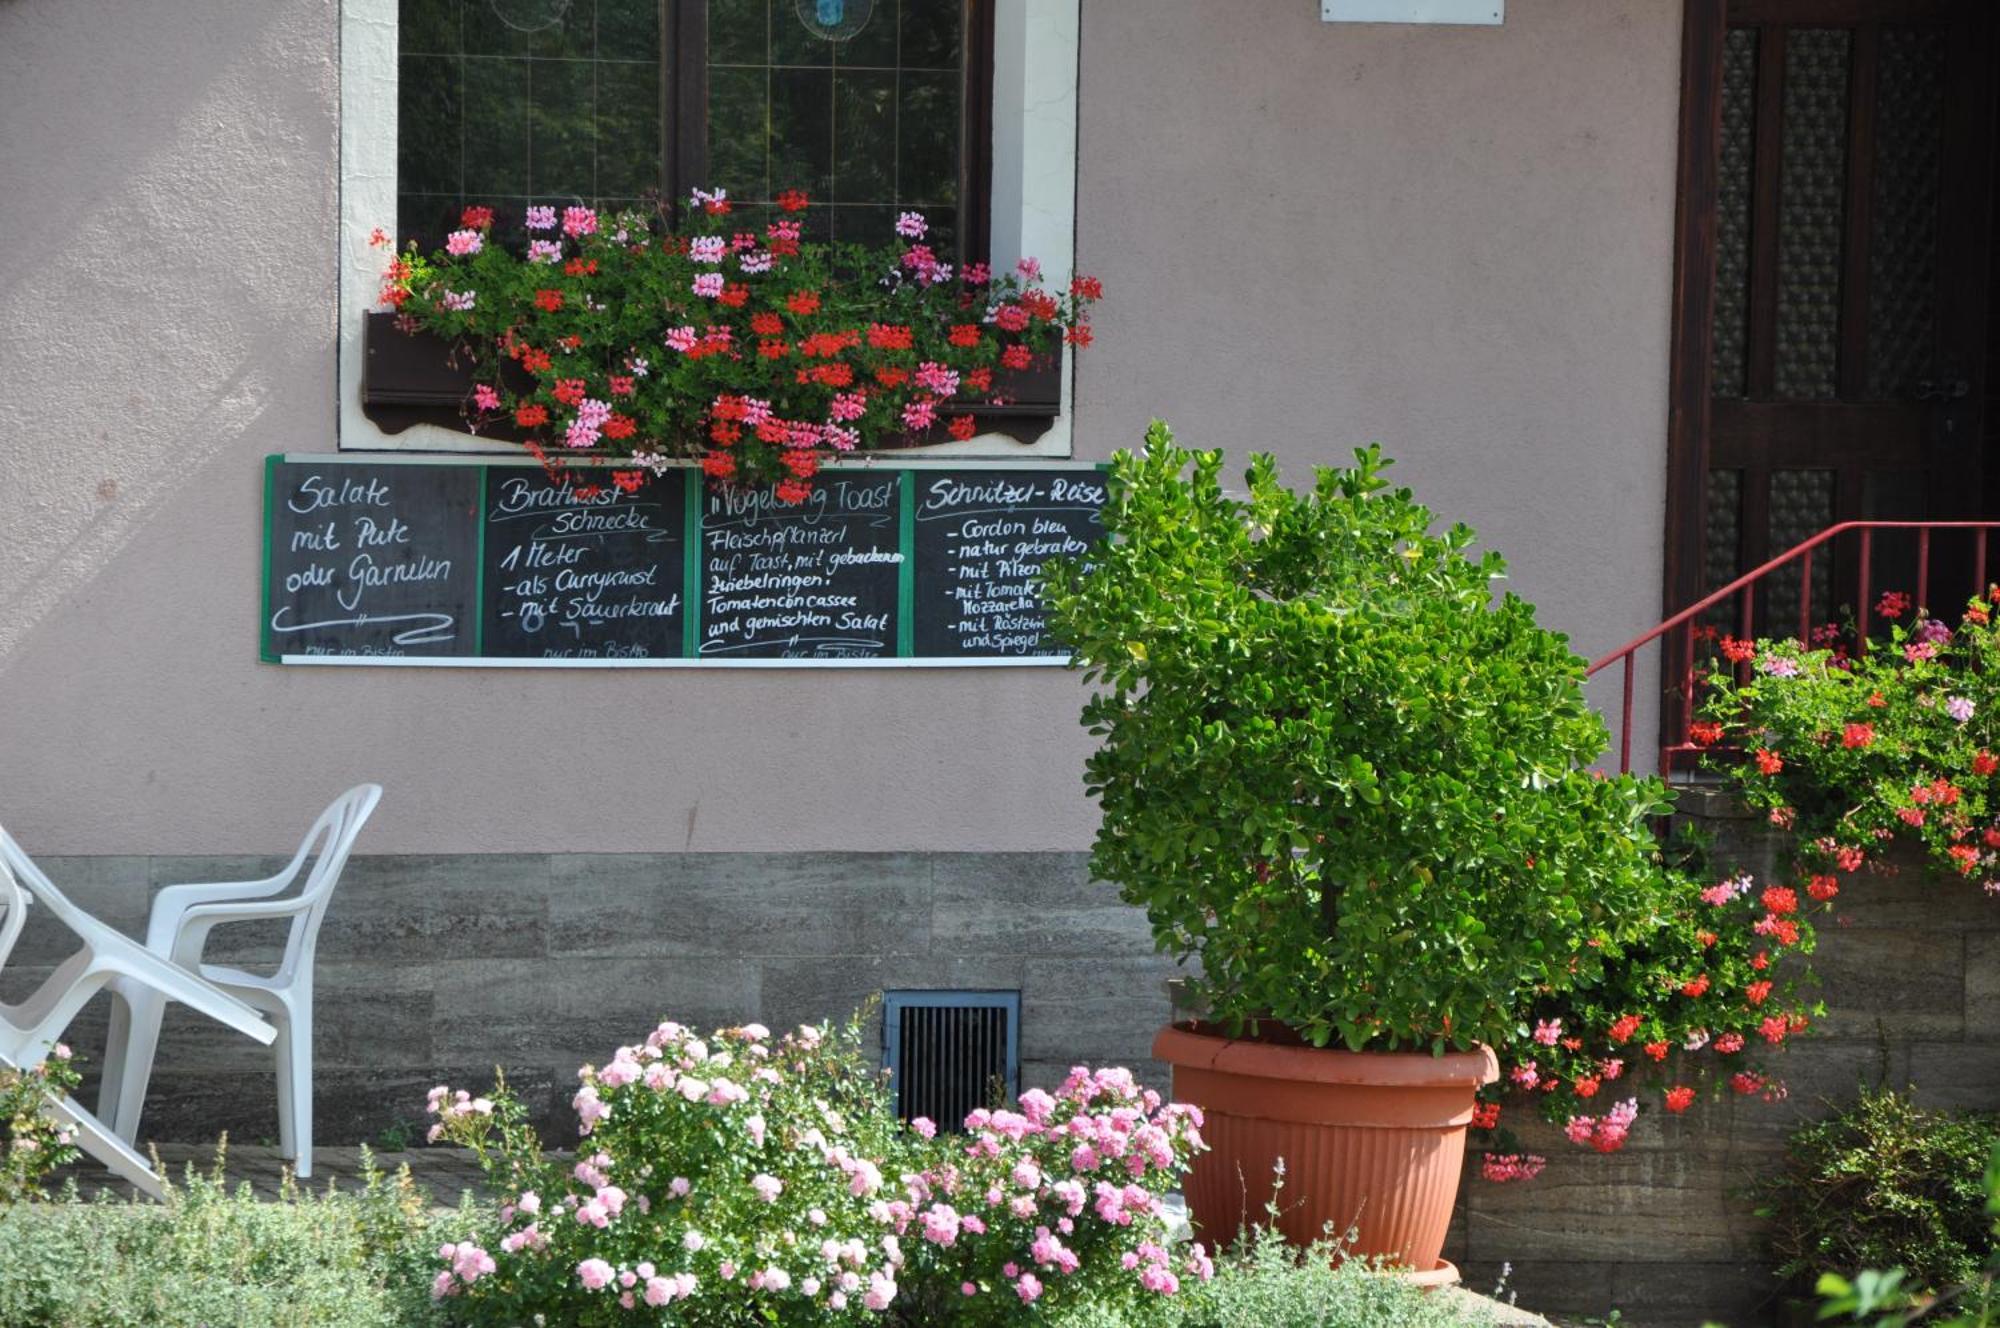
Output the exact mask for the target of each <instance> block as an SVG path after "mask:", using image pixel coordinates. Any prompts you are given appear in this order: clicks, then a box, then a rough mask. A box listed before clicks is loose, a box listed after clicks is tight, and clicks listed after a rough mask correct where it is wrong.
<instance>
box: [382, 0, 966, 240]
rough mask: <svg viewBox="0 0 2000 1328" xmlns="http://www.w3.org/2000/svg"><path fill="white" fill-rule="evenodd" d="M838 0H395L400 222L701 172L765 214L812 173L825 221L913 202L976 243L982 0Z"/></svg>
mask: <svg viewBox="0 0 2000 1328" xmlns="http://www.w3.org/2000/svg"><path fill="white" fill-rule="evenodd" d="M831 8H832V10H833V11H836V12H838V13H839V14H840V15H841V17H842V18H843V19H844V20H845V21H844V24H843V35H842V36H841V37H840V39H838V40H830V39H828V38H827V37H826V36H823V35H820V32H818V31H815V28H816V27H819V28H820V29H821V30H822V31H823V30H824V24H823V21H824V20H825V19H826V18H827V17H828V12H827V6H826V5H824V4H822V2H821V0H400V13H401V22H400V25H399V43H400V45H399V50H398V63H399V68H398V78H399V84H400V99H399V104H398V119H399V127H398V159H397V230H398V234H399V238H400V239H401V240H403V241H408V240H411V239H415V240H417V241H418V243H419V244H421V245H422V246H424V247H425V248H430V247H432V246H435V245H438V244H441V243H442V241H443V238H444V234H445V232H446V231H448V230H451V229H453V228H455V227H456V225H457V224H458V216H459V213H460V211H461V210H462V209H464V208H465V207H466V206H468V205H472V204H484V205H487V206H491V207H493V208H494V209H495V212H496V214H497V215H496V220H497V222H498V223H499V225H500V226H501V227H502V228H503V230H504V229H508V228H511V227H512V226H513V225H517V224H518V222H519V218H520V215H521V213H522V211H523V210H524V209H526V208H527V207H528V206H529V205H530V204H531V203H554V204H565V203H576V202H582V203H587V204H590V205H592V206H595V207H599V208H607V209H608V208H620V207H646V208H652V207H655V206H658V205H661V204H662V203H663V202H664V203H665V204H666V205H668V206H671V205H672V204H674V203H675V202H676V201H678V200H682V199H685V198H686V196H687V193H688V191H689V190H690V189H692V188H696V187H702V188H717V187H719V188H723V189H726V190H728V191H729V196H730V198H731V200H732V201H733V202H735V203H736V204H737V205H738V207H739V209H740V210H741V211H742V212H743V213H744V221H745V224H746V225H755V224H757V222H758V220H759V217H758V214H759V212H760V210H761V209H762V207H764V206H765V205H768V204H769V203H770V201H771V200H772V199H774V198H775V197H776V196H777V195H778V194H779V193H781V192H783V191H785V190H788V189H802V190H804V191H805V192H806V193H807V194H808V195H809V196H810V197H811V199H812V207H811V208H810V209H809V210H808V212H807V213H806V217H805V220H806V224H807V228H808V234H809V235H812V236H815V237H817V238H821V239H836V240H863V241H871V242H876V243H882V242H887V241H888V240H889V239H890V238H892V227H893V225H894V221H895V217H896V214H897V213H898V212H901V211H919V212H922V213H924V214H925V216H926V217H928V218H929V220H930V222H931V225H932V229H933V234H934V235H935V236H936V238H937V239H938V240H939V241H940V242H941V246H940V247H949V248H951V249H957V250H958V252H959V253H960V255H961V257H964V256H966V255H972V256H983V251H984V247H985V236H984V230H985V216H986V211H987V203H986V194H987V181H986V174H987V168H986V165H985V163H986V161H987V157H988V153H989V147H988V137H987V136H988V134H989V132H990V131H989V129H988V128H987V126H988V123H989V115H988V108H987V106H986V102H987V101H988V100H989V99H990V91H989V84H990V78H991V72H990V71H991V61H992V54H991V49H992V7H991V3H990V0H844V2H843V3H837V4H834V5H832V6H831ZM857 18H858V19H859V25H858V27H857V26H856V25H855V21H856V19H857ZM816 19H817V20H820V21H821V22H819V23H815V21H814V20H816Z"/></svg>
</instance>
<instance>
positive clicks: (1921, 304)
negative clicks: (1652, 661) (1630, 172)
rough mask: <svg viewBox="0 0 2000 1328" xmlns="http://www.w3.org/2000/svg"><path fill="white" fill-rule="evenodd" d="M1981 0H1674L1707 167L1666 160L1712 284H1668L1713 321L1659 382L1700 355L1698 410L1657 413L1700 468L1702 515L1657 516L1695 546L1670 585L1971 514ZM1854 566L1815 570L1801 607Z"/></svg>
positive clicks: (1686, 459)
mask: <svg viewBox="0 0 2000 1328" xmlns="http://www.w3.org/2000/svg"><path fill="white" fill-rule="evenodd" d="M1991 9H1992V6H1991V5H1990V4H1989V3H1988V0H1724V2H1723V3H1721V4H1715V3H1704V0H1690V6H1689V22H1690V24H1691V25H1695V24H1699V23H1703V22H1708V23H1716V24H1719V26H1720V31H1719V32H1715V33H1711V34H1710V35H1709V36H1708V37H1707V38H1706V45H1704V44H1703V41H1704V38H1703V36H1702V34H1701V33H1699V32H1696V31H1694V30H1693V29H1692V28H1691V31H1690V39H1689V42H1690V44H1689V50H1690V62H1691V63H1690V77H1689V84H1688V90H1687V95H1688V96H1689V97H1691V98H1693V97H1706V98H1709V99H1710V100H1711V104H1710V105H1708V106H1706V107H1697V108H1694V110H1693V111H1691V112H1690V115H1689V117H1688V118H1687V120H1686V121H1685V123H1687V124H1688V125H1689V126H1698V125H1706V126H1708V131H1707V132H1708V133H1709V135H1710V138H1709V145H1708V149H1707V152H1708V159H1707V160H1706V161H1693V160H1691V154H1690V153H1689V152H1687V151H1685V150H1684V152H1683V156H1682V171H1683V180H1682V199H1681V208H1682V224H1683V235H1682V250H1681V255H1682V263H1683V267H1684V268H1685V267H1686V266H1687V264H1688V262H1689V260H1690V257H1691V256H1692V257H1693V258H1694V259H1696V260H1697V261H1698V260H1700V259H1701V258H1703V257H1704V254H1703V252H1702V251H1703V249H1704V248H1705V247H1707V246H1708V245H1712V256H1710V257H1708V265H1709V267H1710V273H1711V283H1712V284H1710V286H1709V288H1708V289H1707V290H1706V291H1699V290H1697V291H1694V292H1689V291H1688V288H1687V285H1686V283H1685V282H1683V283H1682V285H1683V291H1684V299H1686V300H1687V304H1686V306H1685V307H1684V309H1683V311H1682V322H1683V324H1684V323H1685V321H1686V319H1687V316H1688V315H1690V314H1700V313H1705V314H1706V318H1707V321H1708V326H1707V327H1706V328H1705V329H1699V331H1700V332H1705V334H1706V335H1705V336H1701V335H1696V336H1692V337H1689V336H1681V337H1678V338H1677V345H1676V355H1677V357H1680V358H1679V359H1677V364H1676V369H1675V379H1676V383H1677V384H1678V383H1682V382H1687V381H1688V371H1689V368H1690V366H1689V365H1688V364H1687V363H1685V362H1684V361H1685V359H1686V358H1687V357H1689V356H1690V355H1691V354H1693V353H1696V352H1697V351H1698V352H1700V353H1701V357H1702V358H1701V362H1699V369H1700V370H1703V371H1705V372H1703V373H1702V377H1704V378H1705V379H1706V387H1707V400H1706V401H1705V402H1703V403H1702V412H1701V413H1702V414H1703V415H1705V416H1706V418H1705V419H1699V420H1695V421H1680V422H1677V426H1676V427H1677V428H1691V429H1692V431H1693V432H1695V433H1697V434H1698V435H1699V437H1698V438H1695V439H1687V440H1680V439H1677V441H1676V447H1675V456H1676V458H1677V461H1676V464H1690V463H1692V464H1698V465H1699V466H1700V468H1701V471H1702V473H1703V474H1704V475H1705V476H1706V477H1707V478H1706V482H1705V483H1704V484H1703V485H1702V486H1700V490H1699V491H1700V492H1701V493H1702V494H1703V500H1704V501H1703V506H1704V507H1705V508H1706V509H1707V510H1706V512H1705V513H1704V514H1703V515H1701V516H1699V517H1697V516H1696V514H1695V513H1692V512H1688V511H1685V510H1682V511H1679V512H1677V513H1676V514H1675V518H1674V519H1675V520H1676V522H1679V523H1683V524H1682V528H1683V529H1690V528H1691V529H1693V530H1694V531H1696V532H1698V538H1699V543H1700V545H1701V549H1700V554H1699V557H1698V558H1693V557H1685V556H1683V557H1680V558H1678V559H1676V560H1675V561H1678V562H1679V563H1680V564H1681V566H1682V568H1683V570H1682V571H1681V573H1680V575H1681V576H1682V577H1683V578H1686V577H1687V576H1688V574H1689V573H1690V572H1693V573H1695V574H1696V575H1697V577H1698V581H1699V582H1701V583H1705V585H1706V586H1707V587H1709V588H1712V587H1713V586H1715V585H1717V584H1720V583H1721V582H1722V581H1724V580H1727V579H1728V578H1729V577H1731V576H1733V575H1735V574H1736V573H1738V572H1740V571H1742V570H1746V569H1748V568H1750V567H1754V566H1756V565H1758V564H1760V563H1762V562H1764V561H1765V560H1767V559H1768V558H1770V557H1773V556H1775V555H1776V554H1778V553H1781V552H1783V551H1784V550H1785V549H1787V548H1790V547H1792V546H1793V545H1795V544H1797V543H1798V542H1799V541H1800V540H1802V539H1805V538H1806V537H1808V536H1810V535H1812V534H1814V533H1816V532H1817V531H1818V530H1820V529H1823V528H1824V527H1825V526H1827V525H1829V524H1831V523H1833V522H1834V521H1842V520H1853V519H1857V518H1861V517H1864V516H1867V517H1881V518H1937V519H1945V518H1952V517H1965V516H1973V515H1979V514H1980V513H1981V509H1982V508H1983V507H1984V506H1985V486H1986V483H1987V479H1988V476H1987V474H1986V471H1987V465H1986V459H1985V448H1984V446H1983V445H1982V443H1981V410H1982V406H1983V402H1984V399H1985V381H1984V380H1985V371H1986V363H1987V353H1986V351H1987V348H1986V327H1987V308H1986V303H1987V301H1986V295H1987V274H1988V261H1989V255H1988V247H1989V244H1990V241H1991V226H1990V212H1989V205H1990V193H1991V188H1990V170H1989V167H1990V164H1991V157H1992V140H1991V131H1992V122H1993V99H1992V78H1991V74H1992V59H1991V39H1992V32H1991V26H1992V24H1991ZM1697 58H1705V59H1706V60H1707V61H1708V68H1707V69H1706V70H1705V71H1699V76H1697V74H1698V71H1697V70H1696V69H1695V68H1694V66H1693V63H1692V62H1693V61H1694V60H1695V59H1697ZM1704 214H1705V215H1704ZM1691 226H1692V227H1701V226H1706V227H1708V228H1709V229H1708V233H1707V235H1706V236H1702V237H1699V238H1698V239H1697V238H1691V236H1690V233H1689V231H1688V229H1687V228H1688V227H1691ZM1704 241H1705V243H1703V242H1704ZM1697 279H1698V278H1697ZM1702 301H1705V303H1703V302H1702ZM1677 390H1678V389H1677ZM1689 442H1693V443H1694V444H1695V445H1694V446H1688V445H1687V443H1689ZM1697 458H1698V460H1697ZM1680 492H1686V490H1685V489H1684V488H1683V489H1681V490H1680ZM1689 522H1692V523H1693V525H1692V526H1691V527H1689V526H1687V525H1686V524H1685V523H1689ZM1669 541H1670V548H1674V549H1678V550H1684V551H1686V553H1689V554H1691V553H1693V551H1694V550H1693V549H1692V548H1691V547H1690V546H1691V544H1693V543H1694V541H1693V540H1690V539H1687V538H1685V537H1683V536H1680V535H1677V534H1676V533H1675V530H1674V529H1671V528H1670V530H1669ZM1719 542H1721V543H1722V544H1723V545H1724V546H1723V547H1719V546H1718V544H1719ZM1825 561H1828V560H1822V563H1824V562H1825ZM1854 570H1855V569H1853V568H1851V567H1842V566H1840V565H1838V564H1836V565H1834V566H1832V567H1826V566H1824V565H1821V566H1816V567H1815V569H1814V581H1815V584H1814V586H1813V596H1812V597H1813V600H1814V602H1815V615H1814V616H1815V617H1825V616H1828V611H1829V610H1830V609H1831V607H1832V606H1831V604H1830V603H1829V597H1831V598H1835V599H1838V598H1841V597H1842V591H1843V588H1844V581H1845V579H1846V578H1847V577H1849V576H1851V575H1852V573H1853V571H1854ZM1882 570H1883V571H1884V572H1885V573H1887V572H1891V571H1893V570H1894V569H1891V568H1887V567H1885V568H1883V569H1882ZM1876 584H1878V585H1879V584H1881V582H1879V581H1878V582H1877V583H1876ZM1699 589H1700V587H1699V586H1694V587H1691V586H1689V585H1685V584H1683V585H1681V586H1679V587H1678V588H1677V587H1676V586H1675V585H1673V584H1672V583H1671V582H1670V585H1669V596H1670V599H1672V598H1675V597H1676V591H1677V590H1678V598H1679V603H1686V602H1687V599H1688V598H1690V597H1691V593H1690V592H1691V591H1692V593H1699ZM1799 592H1800V586H1799V584H1798V576H1797V573H1792V574H1791V579H1790V580H1789V581H1785V580H1783V579H1782V578H1781V579H1779V580H1777V581H1775V582H1773V583H1772V584H1771V586H1770V588H1769V589H1768V591H1767V592H1766V595H1765V597H1764V602H1762V603H1760V604H1759V606H1758V619H1759V623H1760V626H1773V625H1784V626H1786V627H1790V626H1791V625H1793V624H1795V623H1796V621H1797V615H1798V609H1799ZM1669 607H1670V608H1672V607H1677V605H1675V604H1670V605H1669Z"/></svg>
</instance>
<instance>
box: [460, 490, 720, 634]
mask: <svg viewBox="0 0 2000 1328" xmlns="http://www.w3.org/2000/svg"><path fill="white" fill-rule="evenodd" d="M593 478H596V479H598V480H599V481H600V483H599V484H598V485H597V486H596V492H595V493H593V494H591V496H589V497H578V486H577V484H576V483H575V482H574V480H573V477H572V475H570V474H564V475H563V476H561V477H560V478H557V479H551V478H550V477H549V476H547V475H545V474H543V473H542V472H541V471H539V470H528V469H503V468H500V467H489V468H488V469H487V471H486V507H485V522H486V530H485V546H486V548H485V559H486V568H485V571H486V576H485V582H486V589H485V601H486V602H485V604H484V605H483V606H482V607H483V610H484V613H485V618H484V624H483V631H482V636H481V639H482V649H481V652H480V653H482V654H485V655H492V656H504V657H511V658H517V659H634V660H637V659H675V658H678V657H679V656H680V654H681V647H682V635H683V629H684V626H685V616H686V603H685V600H684V594H683V585H682V583H683V581H684V579H685V577H686V568H685V565H684V564H685V555H686V544H687V541H686V530H687V512H686V494H687V473H686V472H685V471H679V470H676V471H669V472H668V473H667V474H665V475H663V476H660V477H658V478H656V479H649V480H648V481H647V482H646V483H645V484H643V485H641V486H640V487H639V488H638V489H636V490H634V491H632V492H630V493H627V492H626V491H625V490H623V489H620V488H619V487H618V486H617V485H615V484H610V483H603V482H602V479H603V477H602V476H601V475H600V476H595V477H593Z"/></svg>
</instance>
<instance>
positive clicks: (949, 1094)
mask: <svg viewBox="0 0 2000 1328" xmlns="http://www.w3.org/2000/svg"><path fill="white" fill-rule="evenodd" d="M882 1062H883V1064H884V1065H886V1066H887V1067H888V1069H889V1088H890V1091H891V1092H892V1093H894V1094H895V1098H896V1114H897V1115H898V1116H900V1117H902V1118H903V1119H904V1120H914V1119H915V1118H917V1117H918V1116H925V1117H928V1118H930V1120H931V1121H933V1122H934V1123H935V1124H936V1125H937V1127H938V1128H939V1129H941V1130H956V1129H959V1128H961V1127H962V1125H963V1123H964V1121H965V1117H966V1113H968V1112H970V1111H972V1110H973V1109H974V1108H976V1107H986V1106H991V1105H993V1100H992V1099H993V1084H994V1082H995V1081H996V1080H998V1081H1000V1082H1002V1083H1004V1084H1005V1086H1006V1092H1007V1098H1008V1100H1009V1101H1012V1100H1013V1099H1014V1098H1016V1097H1018V1096H1019V1095H1020V1092H1021V993H1020V992H1018V991H889V992H884V993H883V994H882Z"/></svg>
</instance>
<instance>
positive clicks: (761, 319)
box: [750, 313, 785, 337]
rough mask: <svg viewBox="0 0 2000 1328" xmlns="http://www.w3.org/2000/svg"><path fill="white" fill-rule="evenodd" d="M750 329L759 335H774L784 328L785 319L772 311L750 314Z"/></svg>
mask: <svg viewBox="0 0 2000 1328" xmlns="http://www.w3.org/2000/svg"><path fill="white" fill-rule="evenodd" d="M750 330H751V331H752V332H755V333H756V334H757V335H758V336H760V337H775V336H777V335H778V334H779V333H781V332H783V331H784V330H785V320H784V319H782V318H780V317H778V316H777V315H776V314H772V313H761V314H751V315H750Z"/></svg>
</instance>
